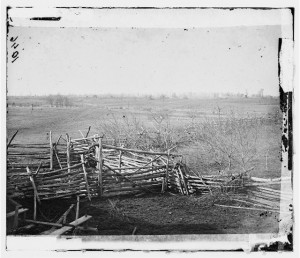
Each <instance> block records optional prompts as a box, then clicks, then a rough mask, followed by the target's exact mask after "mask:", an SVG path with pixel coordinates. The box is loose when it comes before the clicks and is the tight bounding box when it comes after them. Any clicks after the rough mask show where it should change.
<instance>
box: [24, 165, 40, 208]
mask: <svg viewBox="0 0 300 258" xmlns="http://www.w3.org/2000/svg"><path fill="white" fill-rule="evenodd" d="M26 170H27V173H28V176H29V179H30V181H31V184H32V188H33V191H34V194H35V198H36V200H37V201H38V202H39V203H40V202H41V201H40V198H39V195H38V191H37V188H36V185H35V182H34V179H33V176H32V173H31V171H30V169H29V167H26Z"/></svg>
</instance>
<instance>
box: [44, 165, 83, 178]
mask: <svg viewBox="0 0 300 258" xmlns="http://www.w3.org/2000/svg"><path fill="white" fill-rule="evenodd" d="M76 167H81V162H80V163H78V164H75V165H72V166H70V167H66V168H61V169H57V170H52V171H48V172H43V173H40V175H41V176H42V175H50V174H55V173H58V172H61V171H65V170H71V169H73V168H76ZM68 173H70V172H68Z"/></svg>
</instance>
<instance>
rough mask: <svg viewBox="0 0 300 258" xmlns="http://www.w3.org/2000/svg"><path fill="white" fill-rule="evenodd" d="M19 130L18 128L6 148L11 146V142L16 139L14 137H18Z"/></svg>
mask: <svg viewBox="0 0 300 258" xmlns="http://www.w3.org/2000/svg"><path fill="white" fill-rule="evenodd" d="M18 132H19V130H17V131H16V132H15V133H14V134H13V136H12V137H11V139H10V140H9V142H8V143H7V145H6V150H8V147H9V146H10V144H11V142H12V141H13V140H14V138H15V137H16V135H17V133H18Z"/></svg>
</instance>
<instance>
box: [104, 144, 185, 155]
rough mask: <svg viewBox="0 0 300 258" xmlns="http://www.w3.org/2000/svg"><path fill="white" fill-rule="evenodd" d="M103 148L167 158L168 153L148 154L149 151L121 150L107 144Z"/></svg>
mask: <svg viewBox="0 0 300 258" xmlns="http://www.w3.org/2000/svg"><path fill="white" fill-rule="evenodd" d="M103 148H106V149H115V150H121V151H127V152H133V153H139V154H145V155H159V156H167V155H168V153H166V152H150V151H142V150H133V149H126V148H121V147H115V146H110V145H107V144H103ZM172 156H174V157H176V156H180V155H177V154H172Z"/></svg>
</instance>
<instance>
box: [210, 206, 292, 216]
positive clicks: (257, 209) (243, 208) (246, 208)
mask: <svg viewBox="0 0 300 258" xmlns="http://www.w3.org/2000/svg"><path fill="white" fill-rule="evenodd" d="M214 205H215V206H219V207H224V208H233V209H242V210H254V211H272V212H278V213H285V214H290V213H289V212H281V211H280V210H275V209H269V208H266V209H263V208H261V209H260V208H249V207H237V206H230V205H222V204H214Z"/></svg>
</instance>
